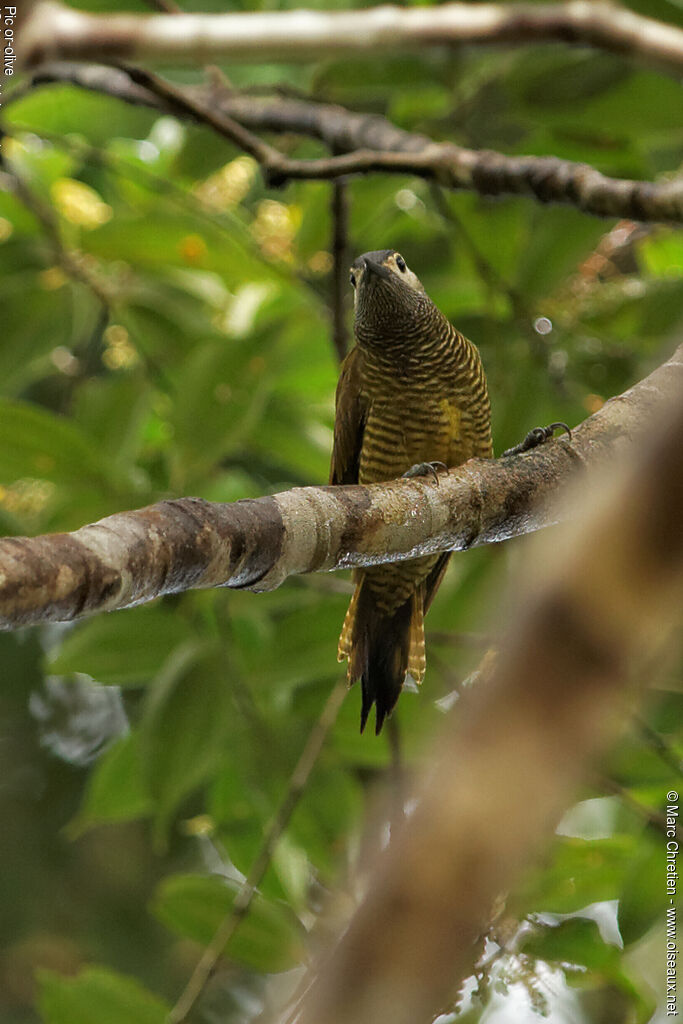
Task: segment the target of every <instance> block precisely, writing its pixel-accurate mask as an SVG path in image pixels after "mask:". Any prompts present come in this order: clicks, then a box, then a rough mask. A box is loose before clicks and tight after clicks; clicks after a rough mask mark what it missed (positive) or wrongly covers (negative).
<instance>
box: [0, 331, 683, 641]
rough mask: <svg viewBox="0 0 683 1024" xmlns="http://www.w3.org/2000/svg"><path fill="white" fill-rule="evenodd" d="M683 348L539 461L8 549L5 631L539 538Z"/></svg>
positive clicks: (662, 395)
mask: <svg viewBox="0 0 683 1024" xmlns="http://www.w3.org/2000/svg"><path fill="white" fill-rule="evenodd" d="M682 380H683V346H680V347H679V349H678V350H677V352H676V353H675V354H674V356H673V357H672V358H671V359H670V360H669V361H668V362H667V363H664V364H663V366H661V367H659V368H658V369H657V370H655V371H654V372H653V373H652V374H651V375H650V376H649V377H647V378H646V379H645V380H644V381H641V382H640V383H639V384H637V385H635V386H634V387H633V388H631V389H630V390H629V391H626V392H625V393H624V394H623V395H620V396H618V397H617V398H613V399H611V400H610V401H609V402H607V403H606V404H605V405H604V406H603V408H602V409H601V410H600V411H599V412H598V413H596V414H595V415H594V416H591V417H589V418H588V419H587V420H585V421H584V422H583V423H582V424H581V425H580V426H579V427H577V428H576V429H575V430H574V431H573V433H572V438H571V441H568V440H566V439H562V440H558V441H556V442H551V443H549V444H548V445H546V446H544V447H543V448H541V449H538V450H536V451H535V452H532V453H531V454H528V455H522V456H518V457H514V458H507V459H498V460H496V461H493V460H491V461H487V460H471V461H470V462H468V463H466V464H465V465H464V466H461V467H459V468H458V469H454V470H452V471H451V472H450V473H448V474H447V475H441V477H440V479H439V484H438V486H435V485H434V484H433V483H430V482H429V481H426V482H425V481H419V480H414V479H413V480H397V481H392V482H390V483H387V484H374V485H373V486H370V487H361V486H350V487H302V488H294V489H292V490H289V491H284V492H282V493H280V494H275V495H271V496H269V497H264V498H256V499H248V500H243V501H237V502H232V503H227V504H219V503H212V502H208V501H204V500H202V499H201V498H179V499H176V500H171V501H162V502H159V503H158V504H156V505H150V506H149V507H147V508H143V509H139V510H137V511H131V512H119V513H116V514H115V515H111V516H108V517H107V518H106V519H102V520H100V521H99V522H98V523H93V524H91V525H89V526H84V527H82V528H81V529H79V530H76V531H75V532H74V533H61V534H48V535H45V536H42V537H35V538H27V537H6V538H3V539H0V628H4V629H13V628H16V627H19V626H23V625H27V624H30V623H36V622H47V621H55V620H57V621H59V620H68V619H74V618H78V617H79V616H81V615H86V614H92V613H94V612H98V611H111V610H112V609H114V608H125V607H129V606H131V605H135V604H141V603H143V602H145V601H151V600H153V599H154V598H156V597H159V596H160V595H162V594H170V593H177V592H179V591H184V590H189V589H192V588H205V587H218V586H228V587H236V588H247V589H251V590H257V591H258V590H268V589H273V588H274V587H277V586H279V585H280V583H282V581H283V580H284V579H286V577H287V576H290V575H292V574H295V573H309V572H317V571H321V570H330V569H340V568H349V567H352V566H363V565H374V564H378V563H380V562H387V561H397V560H401V559H405V558H411V557H414V556H416V555H420V554H427V553H431V552H437V551H447V550H463V549H465V548H469V547H472V546H475V545H482V544H491V543H495V542H498V541H502V540H506V539H508V538H510V537H514V536H518V535H521V534H524V533H528V532H530V531H533V530H538V529H540V528H541V527H543V526H546V525H548V524H550V523H552V522H556V521H558V519H559V518H562V517H563V514H564V513H563V511H562V510H560V511H559V512H558V511H557V510H556V506H555V510H554V511H552V512H551V511H549V508H548V502H549V501H550V499H552V498H554V497H555V496H556V493H557V489H558V486H560V485H561V484H562V483H564V482H565V481H566V480H567V479H568V478H569V477H571V476H573V475H574V474H575V472H576V470H577V469H578V468H581V467H596V466H600V465H602V464H605V463H609V462H610V461H611V460H612V459H613V458H614V456H615V452H616V450H617V449H620V448H622V447H629V446H631V447H635V446H637V445H638V444H640V443H641V440H642V438H643V436H644V434H645V432H646V431H648V430H649V428H650V426H651V424H652V423H653V422H654V419H655V417H656V414H657V411H658V410H659V409H660V408H661V406H662V403H663V402H666V400H667V399H668V398H670V397H671V396H673V395H675V394H679V393H680V389H681V383H682Z"/></svg>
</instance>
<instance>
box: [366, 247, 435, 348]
mask: <svg viewBox="0 0 683 1024" xmlns="http://www.w3.org/2000/svg"><path fill="white" fill-rule="evenodd" d="M350 280H351V285H352V287H353V290H354V309H355V320H356V334H357V336H358V340H359V341H361V342H364V341H365V342H366V343H368V344H372V342H373V340H376V341H377V342H382V341H383V342H386V341H390V340H391V339H392V338H393V337H396V338H399V337H403V338H404V337H405V335H406V332H408V333H410V329H411V327H412V328H415V327H417V326H419V323H420V322H421V321H422V320H423V318H424V316H425V313H426V312H427V310H428V309H429V307H431V306H432V303H431V300H430V299H429V298H428V297H427V295H426V293H425V290H424V287H423V286H422V283H421V281H420V280H419V278H418V277H417V276H416V275H415V274H414V273H413V272H412V270H410V269H409V267H408V265H407V263H406V261H405V260H404V259H403V257H402V256H401V254H400V253H398V252H396V250H395V249H378V250H375V251H373V252H365V253H363V255H362V256H359V257H358V259H357V260H354V262H353V263H352V265H351V271H350Z"/></svg>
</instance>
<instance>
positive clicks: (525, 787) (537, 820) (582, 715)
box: [278, 377, 683, 1024]
mask: <svg viewBox="0 0 683 1024" xmlns="http://www.w3.org/2000/svg"><path fill="white" fill-rule="evenodd" d="M678 386H679V394H680V377H679V381H678ZM671 399H672V401H670V402H669V403H665V404H664V405H663V407H660V413H659V417H658V418H659V419H660V420H661V422H659V423H657V424H656V426H655V428H654V429H653V431H652V434H653V436H652V437H651V438H646V439H644V442H643V444H642V446H640V449H639V450H637V451H634V452H631V453H629V457H627V458H621V459H617V465H616V466H612V467H610V472H608V473H607V474H601V476H600V479H599V480H598V481H597V482H596V480H595V477H593V485H594V486H593V489H592V491H589V493H588V494H587V495H584V496H583V500H582V508H581V513H580V515H579V516H577V519H576V521H575V522H574V523H572V524H571V526H570V527H569V528H562V530H561V531H558V534H557V535H556V536H554V537H552V538H547V539H546V540H545V542H542V541H541V540H540V538H539V540H538V541H537V542H536V544H535V545H533V546H532V545H530V546H529V550H528V551H527V552H526V558H525V560H524V573H523V575H522V576H520V577H518V578H517V579H516V580H515V581H514V583H513V587H512V588H511V590H510V594H509V605H510V608H511V609H514V610H513V611H512V613H511V615H510V617H509V621H508V628H507V629H506V632H505V635H504V636H503V637H502V639H501V641H500V645H499V653H498V655H497V656H494V657H492V656H491V655H489V656H488V658H487V659H486V660H485V662H484V663H482V667H481V671H480V674H479V679H478V681H477V684H476V685H475V686H472V687H469V688H468V689H467V691H466V693H464V694H463V696H462V698H461V700H460V701H458V704H457V708H456V709H454V710H453V711H451V712H450V714H449V716H448V720H447V722H446V726H445V730H444V733H443V735H442V736H441V737H440V738H439V740H438V741H437V743H436V744H435V745H434V750H433V752H432V754H431V756H430V758H429V760H428V762H427V764H426V765H425V768H424V770H423V771H422V773H421V778H420V780H419V786H418V787H417V788H416V790H415V792H414V793H413V800H412V808H411V813H410V815H409V816H408V817H407V819H406V823H405V826H404V828H403V830H402V831H401V832H399V833H398V834H396V835H395V836H394V835H392V838H391V842H390V843H389V846H388V849H386V850H385V851H384V852H383V853H382V854H381V855H380V856H378V857H377V858H376V860H375V863H374V864H372V865H370V869H369V871H368V874H367V881H366V884H365V886H364V896H363V900H362V902H361V903H360V905H359V906H358V908H357V909H356V911H355V913H354V914H353V916H352V918H351V920H350V921H349V922H348V923H347V922H344V924H345V925H346V927H344V928H343V930H341V935H340V937H339V939H338V940H337V941H336V942H335V943H334V944H332V942H330V943H329V944H328V948H327V949H326V950H324V951H323V952H322V954H321V955H320V956H319V957H318V962H317V963H316V964H314V965H313V966H312V967H311V969H310V970H309V972H308V978H307V979H306V978H305V979H304V984H306V980H308V983H309V987H308V989H307V991H306V993H305V995H304V997H303V1000H302V1003H301V1006H300V1007H298V1008H297V1012H296V1015H295V1016H294V1017H293V1018H292V1017H288V1018H286V1019H287V1020H295V1021H296V1024H376V1022H377V1021H391V1022H392V1024H428V1022H431V1021H433V1020H434V1017H435V1015H436V1014H437V1013H444V1010H445V1008H448V1007H449V1004H451V1003H452V1001H453V997H454V992H455V991H456V990H457V988H458V986H460V985H461V984H462V983H463V981H464V979H466V978H467V977H468V975H470V974H471V972H472V971H473V969H475V963H476V961H477V959H478V957H479V956H480V954H481V948H482V937H483V936H484V935H485V934H486V932H487V929H488V928H489V926H490V922H491V919H492V916H493V915H494V907H495V905H496V904H498V906H500V901H501V898H502V894H504V893H506V892H507V891H509V890H510V889H512V888H513V887H514V886H515V885H516V884H517V883H518V881H519V879H520V877H524V876H525V875H527V876H528V872H529V868H530V866H531V865H532V864H533V863H534V861H535V860H537V859H538V856H539V851H540V850H542V848H543V846H544V845H545V844H547V843H548V841H549V840H550V838H551V837H552V836H553V832H554V830H555V828H556V826H557V823H558V821H559V819H560V816H561V814H562V812H563V811H564V810H565V808H566V807H567V805H568V804H569V802H570V800H571V799H572V796H573V795H574V793H575V792H576V789H577V787H578V784H579V782H580V780H581V779H582V778H585V777H586V775H587V774H588V773H589V772H590V770H591V768H592V767H593V765H594V764H595V761H596V758H597V757H598V755H599V754H600V753H601V752H602V751H603V750H605V749H606V747H607V746H608V744H609V743H610V742H611V741H613V740H614V738H615V736H616V735H617V733H618V730H619V728H620V727H622V726H623V722H624V719H625V717H626V714H627V708H628V705H629V703H630V701H628V700H627V694H628V695H629V696H630V697H631V700H632V697H633V694H632V693H629V691H631V690H632V688H634V684H635V682H636V680H637V681H638V682H639V684H640V689H644V688H645V686H646V685H647V684H648V683H649V682H650V681H651V680H652V678H653V670H654V671H657V669H659V670H661V667H662V660H663V657H664V656H665V655H666V654H667V653H668V647H669V646H670V645H671V641H672V640H673V641H675V640H676V638H677V635H678V634H677V631H678V632H680V624H681V612H682V610H683V603H682V601H681V598H682V597H683V528H682V526H683V521H682V519H681V506H682V505H683V406H682V405H681V403H680V397H679V396H676V395H674V394H672V395H671ZM662 788H664V787H662ZM670 797H672V798H675V799H676V800H677V799H678V797H677V796H676V794H675V793H672V794H670ZM661 800H662V802H663V801H664V796H663V795H662V797H661ZM638 810H639V813H641V814H643V815H644V814H647V815H648V819H649V820H650V821H651V823H652V824H655V823H656V824H657V825H659V826H661V815H660V814H656V816H655V817H654V818H653V817H651V816H650V813H649V811H648V809H647V808H643V807H639V808H638ZM669 820H670V821H672V820H674V819H672V818H670V819H669ZM676 847H677V844H676V843H673V844H672V849H675V848H676ZM366 867H367V866H366ZM673 870H674V865H673V864H672V865H671V871H673ZM675 888H676V882H675V879H673V878H671V879H670V881H669V883H668V891H667V895H668V896H670V897H672V899H671V903H673V896H674V895H675ZM333 905H334V904H333ZM672 945H673V943H672ZM440 1019H441V1018H440ZM512 1019H514V1016H513V1018H512ZM278 1020H279V1021H280V1022H284V1020H285V1016H284V1014H280V1015H279V1017H278Z"/></svg>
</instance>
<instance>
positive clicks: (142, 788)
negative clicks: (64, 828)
mask: <svg viewBox="0 0 683 1024" xmlns="http://www.w3.org/2000/svg"><path fill="white" fill-rule="evenodd" d="M151 806H152V802H151V798H150V796H149V793H148V791H147V787H146V785H145V780H144V777H143V773H142V762H141V757H140V746H139V737H138V735H137V734H136V733H129V734H128V735H127V736H124V737H123V738H122V739H120V740H117V741H116V743H114V744H112V746H111V747H110V748H109V749H108V750H107V751H106V752H105V753H104V754H103V755H102V757H101V758H100V759H99V761H98V762H97V764H96V765H95V768H94V769H93V771H92V772H91V774H90V776H89V778H88V783H87V788H86V792H85V797H84V799H83V804H82V806H81V808H80V810H79V812H78V814H77V815H76V817H75V818H74V819H73V821H72V822H71V823H70V825H69V826H68V830H69V836H70V837H71V838H73V839H75V838H77V837H78V836H79V835H81V834H82V833H83V832H85V831H86V829H88V828H92V827H93V826H94V825H102V824H105V823H109V822H114V821H131V820H133V819H135V818H140V817H141V816H142V815H144V814H147V813H148V812H149V810H150V809H151Z"/></svg>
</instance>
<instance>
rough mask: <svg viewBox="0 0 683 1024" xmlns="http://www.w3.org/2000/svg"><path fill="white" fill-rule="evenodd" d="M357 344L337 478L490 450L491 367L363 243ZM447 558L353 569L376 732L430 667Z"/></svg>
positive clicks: (353, 636)
mask: <svg viewBox="0 0 683 1024" xmlns="http://www.w3.org/2000/svg"><path fill="white" fill-rule="evenodd" d="M351 284H352V285H353V288H354V290H355V292H354V305H355V322H354V332H355V336H356V346H355V348H353V349H352V350H351V352H350V353H349V354H348V356H347V357H346V359H345V360H344V363H343V366H342V371H341V377H340V378H339V384H338V387H337V399H336V418H335V425H334V448H333V451H332V467H331V471H330V483H332V484H354V483H360V484H371V483H377V482H379V481H383V480H393V479H395V478H396V477H399V476H401V475H403V474H405V473H406V471H410V475H418V474H419V473H420V472H421V471H422V472H428V471H431V472H433V469H432V467H431V466H430V465H429V464H430V463H435V464H436V463H438V462H442V463H445V464H446V465H447V466H458V465H460V464H461V463H463V462H465V461H466V460H467V459H469V458H472V457H473V456H479V457H480V458H490V457H491V456H492V454H493V449H492V445H491V416H490V406H489V397H488V391H487V387H486V377H485V375H484V369H483V367H482V364H481V359H480V358H479V353H478V351H477V349H476V348H475V346H474V345H473V344H472V342H471V341H468V340H467V338H465V337H463V335H462V334H460V333H459V332H458V331H456V330H455V328H454V327H452V326H451V324H450V323H449V322H448V320H447V319H446V318H445V316H443V314H442V313H440V312H439V310H438V309H437V308H436V306H435V305H434V303H433V302H432V300H431V299H430V298H429V296H428V295H427V294H426V292H425V290H424V288H423V286H422V284H421V283H420V281H419V280H418V278H417V277H416V276H415V274H414V273H413V272H412V271H411V270H409V269H408V266H407V265H406V262H405V260H404V259H403V257H402V256H401V255H400V254H399V253H397V252H395V251H394V250H393V249H381V250H379V251H377V252H366V253H365V254H364V255H363V256H359V257H358V259H357V260H356V261H355V262H354V263H353V265H352V267H351ZM449 557H450V553H449V552H445V553H444V554H436V555H425V556H423V557H420V558H413V559H410V560H408V561H405V562H393V563H389V564H386V565H379V566H376V567H372V568H368V569H358V570H356V571H355V572H354V582H355V585H356V586H355V591H354V594H353V597H352V598H351V604H350V605H349V610H348V612H347V613H346V619H345V620H344V626H343V628H342V633H341V637H340V638H339V653H338V656H339V660H340V661H343V660H344V659H347V660H348V679H349V684H351V683H354V682H355V681H356V680H357V679H360V681H361V687H362V698H363V699H362V709H361V732H362V731H363V729H364V727H365V723H366V721H367V717H368V714H369V712H370V709H371V707H372V705H373V704H376V730H375V731H376V732H377V733H379V731H380V729H381V728H382V723H383V722H384V719H385V717H386V716H387V715H388V714H390V712H391V711H392V709H393V708H394V706H395V704H396V701H397V700H398V698H399V694H400V693H401V689H402V687H403V683H404V680H405V677H406V674H409V675H410V676H412V678H413V679H414V680H415V682H416V683H420V682H422V678H423V676H424V672H425V641H424V615H425V612H426V611H427V609H428V608H429V606H430V604H431V602H432V600H433V598H434V595H435V593H436V591H437V589H438V586H439V583H440V582H441V579H442V577H443V574H444V572H445V569H446V565H447V563H448V559H449Z"/></svg>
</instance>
